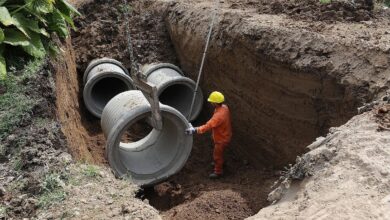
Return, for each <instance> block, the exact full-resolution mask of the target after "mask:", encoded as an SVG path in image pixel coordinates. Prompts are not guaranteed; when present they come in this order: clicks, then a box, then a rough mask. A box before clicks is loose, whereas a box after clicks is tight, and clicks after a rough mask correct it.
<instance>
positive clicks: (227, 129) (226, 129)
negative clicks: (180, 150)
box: [185, 92, 232, 179]
mask: <svg viewBox="0 0 390 220" xmlns="http://www.w3.org/2000/svg"><path fill="white" fill-rule="evenodd" d="M207 101H208V102H210V103H211V104H212V105H213V106H214V108H215V110H214V114H213V117H212V118H211V119H210V120H209V121H208V122H207V123H206V124H204V125H202V126H199V127H195V128H194V127H190V128H187V129H186V131H185V133H186V134H188V135H191V134H195V133H198V134H203V133H205V132H207V131H209V130H212V134H213V140H214V153H213V159H214V172H213V173H211V174H210V176H209V177H210V178H212V179H216V178H219V177H221V176H222V175H223V152H224V150H225V148H226V147H227V146H228V144H229V143H230V140H231V138H232V127H231V120H230V111H229V108H228V107H227V106H226V105H225V104H223V102H224V101H225V97H224V96H223V94H222V93H220V92H212V93H211V94H210V96H209V98H208V100H207Z"/></svg>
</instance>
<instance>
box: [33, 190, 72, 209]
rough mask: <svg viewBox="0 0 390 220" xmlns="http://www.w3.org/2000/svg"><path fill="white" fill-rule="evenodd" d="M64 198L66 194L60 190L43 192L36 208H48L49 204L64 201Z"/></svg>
mask: <svg viewBox="0 0 390 220" xmlns="http://www.w3.org/2000/svg"><path fill="white" fill-rule="evenodd" d="M65 198H66V193H65V192H64V191H63V190H62V189H58V190H54V191H52V192H45V193H43V194H42V195H41V196H40V197H39V200H38V206H39V207H41V208H44V207H48V206H49V205H51V204H54V203H58V202H61V201H64V200H65Z"/></svg>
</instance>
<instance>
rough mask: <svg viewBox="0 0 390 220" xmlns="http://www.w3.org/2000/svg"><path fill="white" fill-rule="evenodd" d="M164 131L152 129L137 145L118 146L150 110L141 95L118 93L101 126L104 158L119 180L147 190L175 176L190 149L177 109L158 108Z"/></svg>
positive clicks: (190, 143)
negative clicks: (104, 147)
mask: <svg viewBox="0 0 390 220" xmlns="http://www.w3.org/2000/svg"><path fill="white" fill-rule="evenodd" d="M160 107H161V115H162V118H163V128H162V129H161V130H157V129H153V130H152V131H151V132H150V133H149V134H148V135H146V136H145V137H144V138H142V139H141V140H139V141H136V142H132V143H124V142H121V138H122V137H123V136H124V134H125V132H126V131H127V130H128V129H129V128H131V127H132V126H133V125H134V124H135V123H137V122H139V121H141V120H144V119H147V118H148V117H151V107H150V104H149V103H148V101H147V100H146V98H145V97H144V96H143V94H142V92H140V91H137V90H133V91H127V92H123V93H120V94H119V95H117V96H115V97H114V98H113V99H111V101H109V102H108V103H107V105H106V107H105V108H104V110H103V114H102V118H101V125H102V129H103V132H104V135H105V136H106V138H107V147H106V155H107V158H108V162H109V164H110V166H111V168H112V169H113V171H114V173H115V175H116V176H118V177H123V176H129V177H131V178H132V180H133V181H134V182H135V183H136V184H138V185H141V186H150V185H153V184H155V183H158V182H161V181H163V180H165V179H167V178H168V177H169V176H171V175H173V174H175V173H177V172H178V171H179V170H180V169H181V168H182V167H183V166H184V164H185V162H186V161H187V159H188V157H189V155H190V152H191V149H192V141H193V139H192V136H189V135H185V134H184V130H185V129H186V128H188V127H189V123H188V121H187V119H186V118H185V117H184V116H183V115H182V114H181V113H180V112H179V111H177V110H176V109H174V108H172V107H170V106H167V105H163V104H161V106H160Z"/></svg>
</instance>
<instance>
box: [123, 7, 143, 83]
mask: <svg viewBox="0 0 390 220" xmlns="http://www.w3.org/2000/svg"><path fill="white" fill-rule="evenodd" d="M130 7H131V6H130V5H128V4H127V0H123V8H124V13H123V14H124V17H125V26H126V36H127V50H128V51H129V56H130V57H129V58H130V62H131V64H130V66H131V67H130V75H131V76H136V75H137V74H138V73H139V67H138V63H137V61H136V60H135V58H134V50H133V44H132V42H131V35H130V21H129V17H130V10H131V9H130Z"/></svg>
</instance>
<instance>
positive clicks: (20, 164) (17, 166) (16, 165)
mask: <svg viewBox="0 0 390 220" xmlns="http://www.w3.org/2000/svg"><path fill="white" fill-rule="evenodd" d="M12 167H13V168H14V170H15V171H20V170H21V169H22V167H23V162H22V159H21V158H20V157H17V158H16V159H15V160H14V161H13V163H12Z"/></svg>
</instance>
